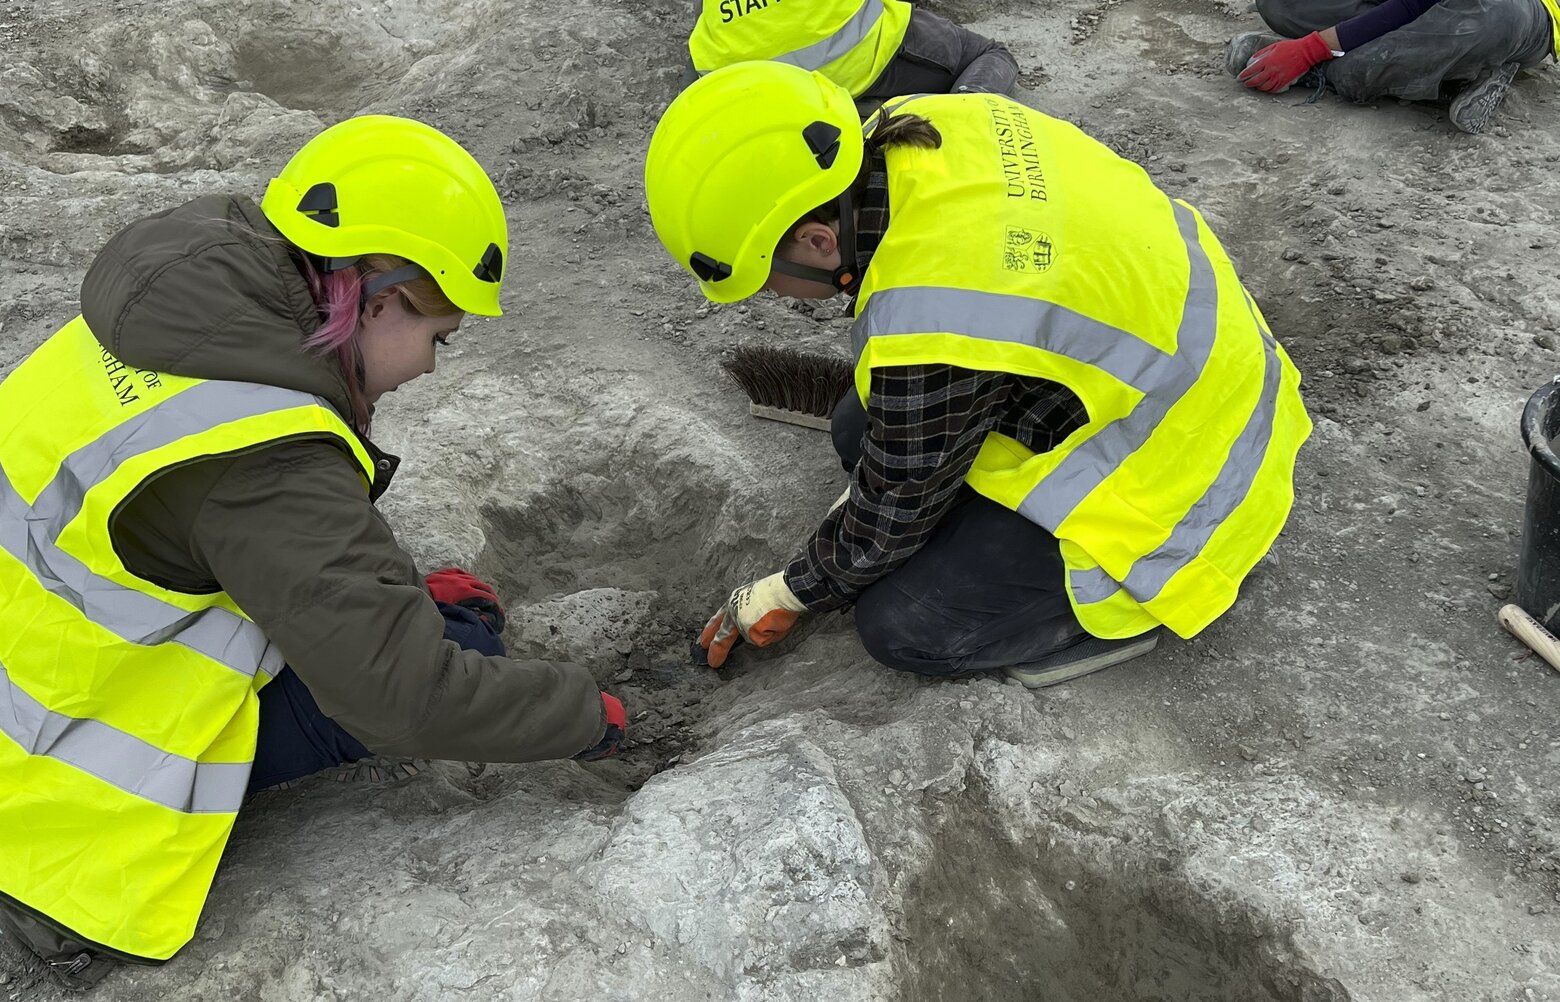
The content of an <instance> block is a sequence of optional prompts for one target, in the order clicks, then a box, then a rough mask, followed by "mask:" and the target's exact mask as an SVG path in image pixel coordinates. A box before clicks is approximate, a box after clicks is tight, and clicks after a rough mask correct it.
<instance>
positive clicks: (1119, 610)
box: [853, 94, 1311, 639]
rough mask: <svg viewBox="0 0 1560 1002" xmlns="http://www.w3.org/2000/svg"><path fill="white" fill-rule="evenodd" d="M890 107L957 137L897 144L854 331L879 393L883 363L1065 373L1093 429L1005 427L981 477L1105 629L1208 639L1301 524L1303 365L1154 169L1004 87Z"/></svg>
mask: <svg viewBox="0 0 1560 1002" xmlns="http://www.w3.org/2000/svg"><path fill="white" fill-rule="evenodd" d="M891 110H893V111H898V112H906V113H912V114H917V115H921V116H923V117H925V118H927V119H929V120H930V121H931V122H932V123H933V124H935V125H936V126H937V129H938V131H939V132H941V133H942V140H943V141H942V146H941V148H940V149H935V150H922V149H915V148H910V147H905V146H895V147H890V148H889V149H888V150H887V151H886V160H887V170H888V190H889V197H888V201H889V208H890V213H891V215H890V219H889V228H888V232H887V233H886V234H885V235H884V237H883V240H882V243H881V244H879V246H878V248H877V250H876V252H875V253H874V255H873V257H872V260H871V263H870V265H869V267H868V268H867V272H866V275H865V277H864V280H863V283H862V288H861V295H860V298H859V300H858V304H857V313H856V322H855V326H854V329H853V340H854V347H855V350H856V357H857V365H856V386H857V391H858V392H859V394H860V396H861V399H862V401H863V402H866V401H867V400H868V398H869V393H870V386H871V373H872V370H873V369H876V368H879V367H881V366H894V365H927V364H947V365H954V366H960V367H963V368H968V369H976V370H983V371H992V372H1010V373H1015V374H1017V375H1022V376H1034V377H1040V378H1043V379H1050V380H1055V381H1057V382H1060V383H1063V384H1065V385H1066V386H1067V387H1069V388H1070V389H1071V390H1072V391H1073V392H1074V393H1076V394H1077V395H1078V397H1079V399H1080V400H1081V401H1082V403H1083V405H1084V406H1085V407H1086V408H1087V410H1088V421H1087V423H1086V424H1085V425H1084V426H1083V427H1081V428H1079V429H1078V430H1077V431H1075V432H1073V433H1072V434H1071V435H1069V436H1068V437H1067V439H1066V440H1065V441H1063V442H1062V443H1061V444H1060V445H1058V446H1057V447H1056V448H1054V449H1052V450H1050V451H1049V452H1045V453H1039V454H1037V453H1035V452H1033V451H1031V450H1030V449H1028V448H1026V447H1025V446H1024V445H1022V444H1021V443H1019V442H1017V441H1014V440H1013V439H1011V438H1008V437H1006V436H1003V435H999V434H995V433H993V434H991V435H989V436H988V437H987V438H986V440H985V442H984V443H983V444H982V446H981V450H980V453H979V455H978V457H977V458H976V461H975V465H974V468H973V469H972V470H971V471H970V473H969V475H968V478H967V479H968V482H969V484H970V486H971V487H972V488H974V489H975V490H976V491H978V492H980V493H981V494H983V495H985V496H986V497H988V498H991V499H992V500H993V501H996V502H998V503H1000V504H1003V505H1005V506H1007V507H1008V508H1011V509H1013V510H1015V511H1018V512H1019V513H1020V514H1023V515H1024V516H1026V517H1028V518H1029V519H1030V520H1032V521H1034V522H1036V523H1038V524H1039V525H1041V526H1043V527H1044V528H1046V529H1047V530H1049V531H1050V532H1052V533H1054V534H1055V535H1056V536H1057V537H1058V538H1059V539H1060V541H1061V552H1062V557H1063V561H1064V564H1065V567H1066V574H1067V582H1066V585H1067V590H1068V594H1069V596H1070V598H1071V600H1072V606H1073V609H1074V611H1075V612H1076V613H1077V616H1078V619H1079V621H1080V622H1081V623H1082V624H1083V626H1084V628H1085V629H1087V630H1088V631H1089V632H1090V633H1092V634H1094V635H1096V636H1100V637H1106V638H1112V639H1115V638H1123V637H1131V636H1135V635H1137V634H1140V633H1143V632H1145V631H1147V630H1149V629H1151V628H1153V627H1154V626H1156V625H1159V624H1164V625H1166V626H1168V627H1170V628H1171V629H1173V630H1174V631H1175V632H1176V633H1178V634H1180V635H1181V636H1182V637H1191V636H1192V635H1194V634H1196V633H1197V632H1198V631H1200V630H1201V629H1202V628H1203V627H1205V626H1207V625H1208V624H1209V623H1210V622H1212V621H1213V620H1214V619H1215V618H1217V617H1218V616H1219V615H1220V614H1221V613H1222V612H1224V610H1225V609H1227V608H1229V606H1230V604H1231V603H1232V602H1234V600H1235V596H1236V592H1237V590H1238V589H1239V587H1240V583H1241V581H1242V579H1243V578H1245V576H1246V574H1247V573H1248V572H1249V571H1250V570H1251V568H1252V566H1253V565H1255V564H1256V562H1257V561H1258V560H1259V559H1261V557H1262V555H1263V554H1264V553H1266V552H1267V550H1268V548H1269V547H1270V546H1271V545H1272V543H1273V540H1274V538H1275V537H1276V536H1277V535H1278V531H1279V529H1280V528H1282V527H1283V524H1284V520H1285V519H1286V518H1287V516H1288V513H1289V508H1290V505H1291V504H1292V503H1293V500H1294V490H1293V486H1292V481H1293V473H1294V463H1295V454H1296V453H1297V452H1298V451H1299V448H1300V445H1301V443H1302V442H1304V441H1305V438H1306V436H1307V435H1309V434H1310V430H1311V422H1310V419H1309V418H1308V417H1307V416H1306V413H1305V407H1304V405H1303V404H1302V403H1301V401H1300V392H1299V383H1300V375H1299V373H1298V372H1296V371H1295V368H1294V366H1293V365H1292V364H1290V361H1289V358H1288V357H1287V356H1286V355H1285V354H1284V350H1283V349H1282V348H1281V347H1279V346H1278V344H1277V343H1276V342H1275V341H1274V340H1273V336H1272V334H1271V333H1270V332H1269V331H1268V329H1267V326H1266V324H1265V322H1264V321H1263V319H1262V317H1261V314H1260V313H1259V312H1258V311H1257V307H1256V304H1255V303H1254V302H1253V301H1252V299H1251V297H1250V296H1249V295H1247V293H1246V290H1245V289H1244V288H1243V287H1242V286H1241V283H1240V280H1239V279H1238V278H1237V277H1236V275H1235V269H1234V267H1233V266H1232V265H1231V264H1230V261H1229V258H1228V257H1226V256H1225V253H1224V250H1223V249H1222V248H1221V247H1220V246H1219V242H1218V240H1217V239H1216V238H1215V237H1214V235H1213V233H1212V231H1210V230H1209V229H1208V227H1207V225H1206V224H1205V223H1204V222H1203V220H1202V217H1201V216H1200V215H1199V214H1198V213H1197V211H1196V210H1195V209H1193V208H1192V207H1191V206H1189V205H1187V204H1185V203H1184V202H1180V201H1176V200H1172V199H1170V198H1169V197H1167V196H1166V195H1165V194H1164V193H1163V192H1161V191H1160V190H1159V189H1158V188H1156V187H1155V186H1154V184H1153V182H1152V181H1150V180H1149V178H1148V175H1147V174H1145V173H1144V172H1143V169H1142V168H1141V167H1139V166H1138V165H1136V164H1134V163H1131V162H1130V161H1127V160H1123V159H1121V158H1120V157H1118V156H1116V155H1115V154H1114V153H1112V152H1111V151H1110V150H1108V149H1106V148H1105V147H1104V146H1102V145H1100V144H1099V143H1097V142H1095V141H1094V140H1092V139H1090V138H1089V137H1088V136H1086V135H1084V134H1083V133H1082V132H1080V131H1078V129H1076V128H1074V127H1073V126H1072V125H1070V124H1068V123H1067V122H1062V121H1058V120H1056V119H1053V118H1050V117H1048V116H1046V115H1042V114H1041V113H1039V112H1037V111H1034V110H1032V109H1029V108H1026V107H1024V106H1023V105H1020V104H1018V103H1016V102H1014V101H1010V100H1008V99H1007V98H1002V97H996V96H992V95H984V94H980V95H976V94H970V95H963V94H958V95H936V96H929V97H920V98H914V99H910V100H906V101H904V102H898V103H895V104H893V105H892V106H891ZM870 124H871V123H869V127H870Z"/></svg>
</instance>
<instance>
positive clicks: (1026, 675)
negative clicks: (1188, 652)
mask: <svg viewBox="0 0 1560 1002" xmlns="http://www.w3.org/2000/svg"><path fill="white" fill-rule="evenodd" d="M1158 646H1159V631H1158V630H1155V631H1154V632H1153V633H1149V634H1145V635H1144V636H1142V637H1138V638H1136V639H1135V640H1132V641H1127V642H1125V643H1122V644H1121V645H1120V646H1118V647H1111V648H1109V649H1107V650H1103V651H1100V652H1099V653H1098V654H1093V655H1090V656H1089V657H1086V658H1080V659H1078V660H1077V661H1070V662H1068V663H1067V664H1064V665H1057V666H1056V667H1054V668H1017V667H1015V668H1004V669H1002V671H1003V674H1005V675H1007V677H1008V678H1010V679H1013V680H1014V681H1016V682H1018V683H1019V684H1021V685H1022V686H1023V687H1024V688H1026V689H1044V688H1046V687H1047V686H1052V685H1059V684H1060V683H1062V682H1071V681H1072V680H1073V679H1075V678H1082V677H1083V676H1085V675H1092V674H1094V673H1095V672H1097V671H1101V670H1103V669H1106V668H1110V667H1113V666H1115V665H1119V664H1121V663H1122V662H1124V661H1131V660H1132V659H1133V658H1138V657H1142V656H1143V655H1145V654H1147V653H1148V652H1149V651H1152V650H1153V649H1154V648H1155V647H1158Z"/></svg>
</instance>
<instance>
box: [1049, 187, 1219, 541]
mask: <svg viewBox="0 0 1560 1002" xmlns="http://www.w3.org/2000/svg"><path fill="white" fill-rule="evenodd" d="M1170 204H1171V206H1172V207H1173V208H1174V209H1175V222H1176V228H1177V229H1179V230H1180V232H1181V239H1182V241H1183V242H1184V243H1185V244H1186V256H1187V259H1188V261H1189V262H1190V273H1189V274H1188V276H1187V286H1186V303H1185V305H1184V306H1183V307H1182V308H1181V324H1180V328H1179V330H1178V332H1177V334H1176V352H1175V354H1174V355H1172V356H1168V361H1167V363H1166V364H1161V365H1159V366H1156V367H1154V368H1153V369H1151V370H1150V371H1149V373H1148V379H1147V385H1144V386H1139V387H1138V389H1140V390H1142V391H1143V393H1144V397H1143V399H1142V400H1140V401H1138V405H1137V406H1136V407H1134V408H1132V410H1131V411H1130V412H1129V413H1128V414H1126V415H1125V416H1124V417H1121V418H1118V419H1117V420H1115V421H1112V422H1111V423H1110V424H1108V425H1106V426H1105V427H1103V428H1101V429H1100V430H1099V431H1098V432H1096V433H1095V434H1094V435H1093V436H1092V437H1091V438H1089V439H1088V440H1087V441H1085V442H1083V443H1082V444H1080V445H1079V446H1078V447H1077V448H1076V449H1074V450H1073V451H1072V452H1070V453H1068V455H1067V456H1066V458H1064V459H1063V460H1062V461H1061V462H1060V463H1058V464H1057V465H1056V468H1055V469H1054V470H1052V471H1051V473H1050V474H1049V475H1048V476H1047V477H1046V478H1045V479H1044V480H1042V481H1040V483H1039V484H1037V485H1035V488H1034V490H1032V491H1030V492H1029V496H1028V497H1026V498H1025V499H1024V500H1023V502H1022V503H1021V504H1020V505H1019V507H1018V510H1019V512H1020V514H1022V515H1024V516H1026V517H1028V518H1029V519H1030V520H1031V521H1033V522H1037V523H1039V524H1040V525H1042V526H1044V527H1046V528H1047V529H1050V530H1052V531H1055V529H1056V527H1057V526H1058V525H1060V524H1061V523H1062V522H1063V521H1065V520H1066V518H1067V516H1068V515H1070V514H1072V512H1073V509H1075V508H1077V507H1078V505H1079V504H1080V503H1081V502H1082V501H1083V499H1084V498H1086V497H1088V496H1089V495H1090V494H1091V493H1093V492H1094V490H1095V488H1097V487H1099V486H1100V484H1102V483H1104V482H1105V480H1106V478H1108V477H1109V476H1110V475H1111V474H1112V473H1114V472H1116V470H1117V469H1118V468H1119V467H1120V466H1121V464H1122V463H1123V462H1124V461H1125V460H1126V458H1127V457H1128V456H1130V455H1132V454H1133V453H1134V452H1136V451H1137V450H1138V449H1140V448H1142V447H1143V443H1145V442H1147V441H1148V439H1149V436H1150V435H1152V434H1153V433H1154V429H1155V428H1158V427H1159V424H1160V422H1161V421H1163V420H1164V418H1165V415H1166V414H1168V413H1170V409H1171V408H1172V407H1174V406H1175V405H1176V404H1177V403H1178V402H1180V400H1181V398H1182V397H1184V396H1185V395H1186V392H1187V391H1188V390H1190V389H1191V388H1192V386H1193V385H1194V384H1196V382H1197V380H1198V379H1199V378H1200V377H1201V376H1202V372H1203V367H1204V366H1205V365H1207V363H1208V356H1209V355H1210V354H1211V353H1212V351H1213V340H1214V337H1215V336H1216V335H1217V334H1218V329H1219V316H1218V314H1219V292H1218V286H1217V284H1216V283H1215V280H1214V276H1213V265H1212V264H1210V263H1209V261H1208V255H1207V253H1206V252H1205V251H1204V250H1203V248H1202V243H1201V241H1199V240H1198V238H1197V216H1196V215H1195V214H1194V213H1193V212H1192V210H1190V209H1188V208H1187V207H1186V206H1184V205H1182V204H1180V203H1179V202H1171V203H1170ZM1134 340H1135V339H1134Z"/></svg>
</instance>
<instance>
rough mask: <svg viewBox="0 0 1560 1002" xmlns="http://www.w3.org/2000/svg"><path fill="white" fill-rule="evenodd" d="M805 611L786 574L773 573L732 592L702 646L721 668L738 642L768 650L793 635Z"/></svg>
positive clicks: (712, 662)
mask: <svg viewBox="0 0 1560 1002" xmlns="http://www.w3.org/2000/svg"><path fill="white" fill-rule="evenodd" d="M806 611H807V607H806V606H805V605H803V604H802V603H801V600H800V599H798V598H797V597H796V596H795V595H794V594H793V593H792V592H791V589H790V586H788V585H787V584H786V583H785V575H784V574H783V573H782V574H771V575H769V576H768V577H767V578H763V579H762V580H759V581H754V582H753V583H752V584H750V585H743V586H742V587H741V588H738V589H737V590H736V591H734V592H732V593H731V597H730V598H728V599H727V600H726V604H725V606H724V607H723V608H722V609H721V610H720V611H719V612H717V613H716V614H715V615H713V616H711V617H710V621H709V622H708V623H706V624H704V632H703V633H701V634H699V646H700V647H702V648H704V649H705V650H706V651H709V659H710V667H711V668H719V667H720V666H721V665H723V664H725V663H726V658H727V656H728V655H730V654H731V649H732V648H733V647H734V646H736V643H737V641H738V640H746V641H747V642H748V643H750V644H752V645H753V646H754V647H768V646H769V645H770V644H772V643H774V642H775V641H777V640H781V639H783V638H784V637H785V635H786V634H787V633H790V632H791V627H793V626H795V625H796V620H797V617H798V616H800V615H801V614H802V613H804V612H806Z"/></svg>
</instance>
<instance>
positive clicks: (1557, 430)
mask: <svg viewBox="0 0 1560 1002" xmlns="http://www.w3.org/2000/svg"><path fill="white" fill-rule="evenodd" d="M1557 434H1560V376H1556V377H1555V378H1554V380H1553V381H1551V382H1550V383H1548V384H1547V385H1545V386H1541V387H1539V389H1538V392H1537V393H1534V394H1533V395H1532V396H1531V397H1529V398H1528V402H1527V406H1526V407H1524V408H1523V409H1522V443H1523V444H1524V445H1526V446H1527V450H1528V455H1530V456H1532V457H1533V461H1532V463H1531V464H1530V466H1529V468H1528V492H1527V511H1525V512H1524V513H1523V515H1522V554H1521V562H1520V564H1519V566H1518V570H1517V604H1518V605H1520V606H1521V607H1522V608H1524V609H1526V610H1527V611H1528V613H1529V614H1530V615H1531V616H1532V617H1533V618H1534V619H1536V620H1538V621H1539V622H1540V623H1542V624H1544V628H1545V629H1547V630H1548V631H1549V632H1550V633H1560V629H1557V627H1560V622H1557V621H1560V456H1556V455H1555V450H1554V445H1553V443H1554V439H1555V436H1556V435H1557Z"/></svg>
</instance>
